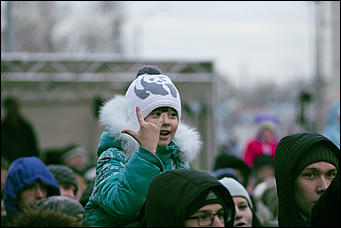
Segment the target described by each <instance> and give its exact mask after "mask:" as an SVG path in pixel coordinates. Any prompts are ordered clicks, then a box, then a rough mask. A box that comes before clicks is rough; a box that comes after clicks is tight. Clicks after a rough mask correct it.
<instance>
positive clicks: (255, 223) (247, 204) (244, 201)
mask: <svg viewBox="0 0 341 228" xmlns="http://www.w3.org/2000/svg"><path fill="white" fill-rule="evenodd" d="M219 182H220V183H221V184H222V185H224V187H225V188H226V189H227V190H228V191H229V192H230V194H231V196H232V198H233V202H234V206H235V211H236V214H235V218H234V225H233V227H261V226H262V224H261V222H260V221H259V219H258V217H257V215H256V213H255V211H254V209H253V204H252V201H251V198H250V195H249V193H248V192H247V190H246V189H245V188H244V186H243V185H242V184H241V183H239V182H238V181H237V180H236V179H234V178H231V177H224V178H222V179H220V180H219Z"/></svg>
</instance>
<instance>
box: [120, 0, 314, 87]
mask: <svg viewBox="0 0 341 228" xmlns="http://www.w3.org/2000/svg"><path fill="white" fill-rule="evenodd" d="M121 4H122V6H123V7H124V10H125V11H126V16H127V21H126V23H125V27H124V34H125V37H126V39H125V43H126V44H129V45H128V46H127V49H128V53H130V54H135V53H137V54H138V55H139V56H140V57H144V58H148V59H160V60H167V59H171V60H178V59H180V60H181V59H184V60H212V61H214V62H215V66H216V70H217V72H218V73H220V74H222V75H225V76H227V77H228V78H229V80H230V82H231V83H233V84H235V85H240V83H255V82H256V81H259V80H261V81H264V80H271V81H275V82H278V83H282V82H286V81H288V80H291V79H293V78H297V77H301V78H305V79H306V78H310V77H311V78H312V72H313V68H312V62H313V60H314V58H313V53H314V47H313V44H314V36H313V33H314V5H313V4H314V3H312V2H309V1H303V2H302V1H301V2H296V1H295V2H294V1H292V2H284V1H283V2H282V1H276V2H269V1H264V2H261V1H251V2H246V1H244V2H243V1H240V2H239V1H238V2H231V1H225V2H224V1H217V2H214V1H209V2H202V1H198V2H195V1H194V2H193V1H188V2H182V1H181V2H180V1H175V2H173V1H169V2H167V1H166V2H158V1H152V2H134V1H127V2H121ZM134 37H139V38H138V39H136V38H135V39H134ZM132 43H135V44H137V45H138V47H139V48H138V49H136V48H134V46H132V45H131V44H132Z"/></svg>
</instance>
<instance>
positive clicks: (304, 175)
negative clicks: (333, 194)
mask: <svg viewBox="0 0 341 228" xmlns="http://www.w3.org/2000/svg"><path fill="white" fill-rule="evenodd" d="M339 157H340V150H339V149H338V148H337V146H336V145H335V144H334V143H333V142H331V141H330V140H329V139H328V138H326V137H324V136H323V135H320V134H318V133H297V134H292V135H288V136H285V137H283V138H282V139H281V140H280V142H279V144H278V146H277V148H276V152H275V160H274V162H275V178H276V185H277V195H278V200H279V210H278V223H279V226H280V227H282V226H286V227H288V226H290V227H297V226H300V227H302V226H309V218H310V213H311V210H312V208H313V206H314V204H315V203H316V202H317V200H318V199H319V198H320V196H321V194H322V193H323V192H324V191H325V190H326V189H327V188H328V186H329V185H330V183H331V181H332V180H333V179H334V178H335V176H336V174H337V173H338V172H339V166H338V163H339Z"/></svg>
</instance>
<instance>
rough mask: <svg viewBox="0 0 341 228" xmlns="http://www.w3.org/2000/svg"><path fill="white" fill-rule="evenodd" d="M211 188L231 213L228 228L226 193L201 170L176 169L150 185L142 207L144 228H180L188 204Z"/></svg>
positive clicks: (230, 204)
mask: <svg viewBox="0 0 341 228" xmlns="http://www.w3.org/2000/svg"><path fill="white" fill-rule="evenodd" d="M211 188H214V189H215V190H216V192H218V194H219V195H220V197H221V198H222V199H223V201H224V204H225V206H224V208H227V209H229V210H231V212H232V219H231V221H229V222H226V221H225V227H232V226H233V222H234V216H235V209H234V203H233V199H232V197H231V195H230V193H229V191H228V190H227V189H226V188H225V187H224V186H223V185H222V184H221V183H220V182H219V181H218V180H217V179H216V178H215V177H213V176H211V175H210V174H208V173H207V172H204V171H195V170H188V169H176V170H171V171H167V172H165V173H163V174H160V175H158V176H157V177H155V179H154V180H153V181H152V182H151V183H150V185H149V188H148V194H147V199H146V202H145V205H144V206H145V207H144V218H143V220H144V225H146V226H150V227H154V226H158V227H184V226H185V224H184V222H185V220H186V214H187V213H188V210H189V206H190V204H191V203H192V202H193V201H194V200H195V199H196V197H198V196H199V195H200V194H201V193H202V192H204V191H206V190H208V189H211Z"/></svg>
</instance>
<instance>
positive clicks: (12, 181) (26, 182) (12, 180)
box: [4, 157, 60, 224]
mask: <svg viewBox="0 0 341 228" xmlns="http://www.w3.org/2000/svg"><path fill="white" fill-rule="evenodd" d="M53 195H60V190H59V186H58V183H57V181H56V179H55V178H54V176H53V174H52V173H51V172H50V171H49V170H48V169H47V167H46V166H45V164H44V163H43V162H42V161H41V160H40V159H39V158H37V157H23V158H18V159H16V160H14V161H13V162H12V164H11V166H10V168H9V170H8V173H7V177H6V181H5V189H4V203H5V209H6V213H7V218H6V220H7V223H8V224H11V222H12V221H13V219H15V218H16V216H17V215H18V213H20V212H22V211H23V210H24V209H26V208H31V207H32V205H34V204H35V203H37V202H38V201H39V200H41V199H44V198H46V197H49V196H53Z"/></svg>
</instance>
